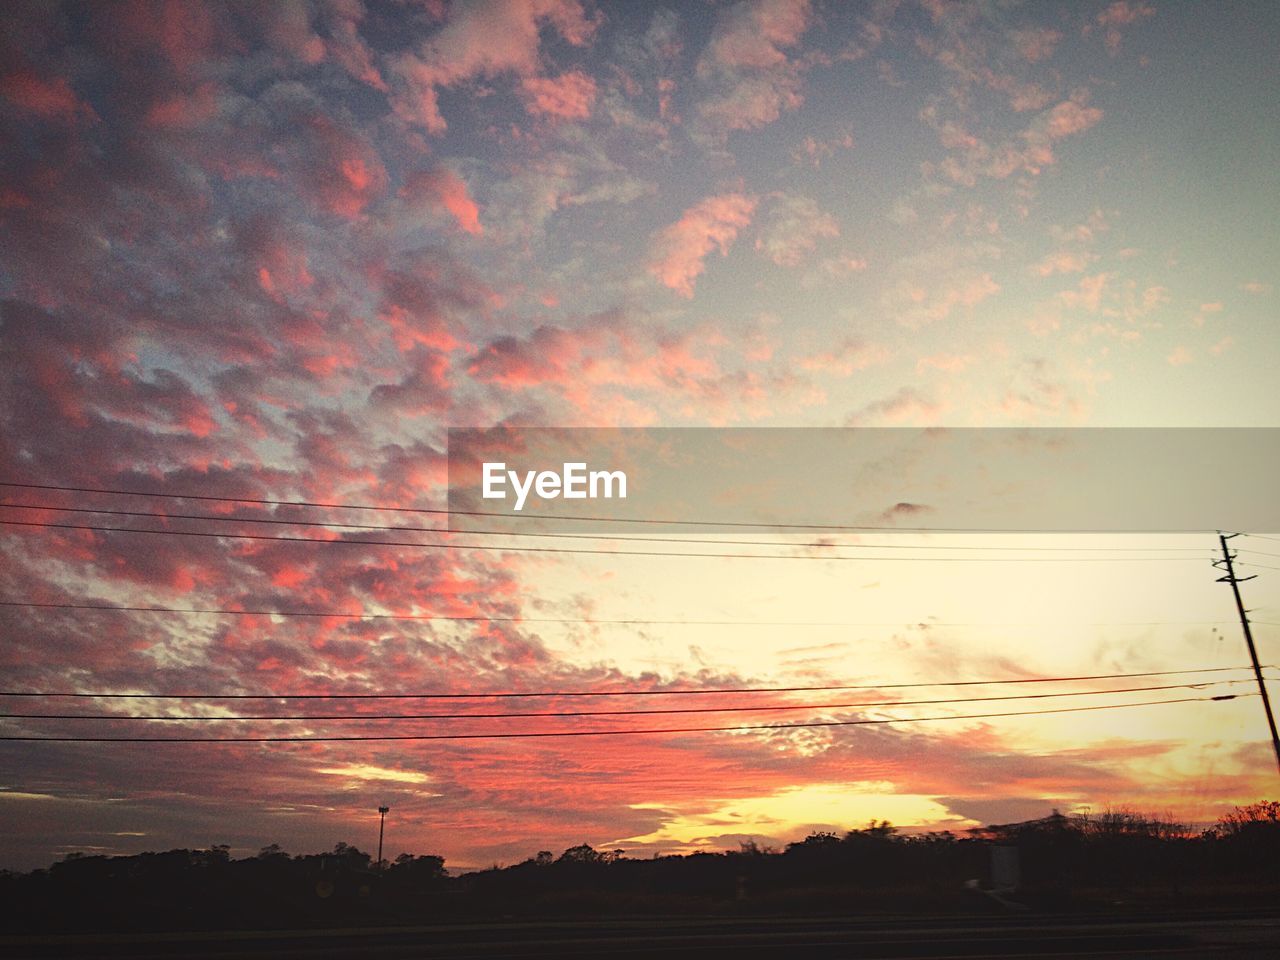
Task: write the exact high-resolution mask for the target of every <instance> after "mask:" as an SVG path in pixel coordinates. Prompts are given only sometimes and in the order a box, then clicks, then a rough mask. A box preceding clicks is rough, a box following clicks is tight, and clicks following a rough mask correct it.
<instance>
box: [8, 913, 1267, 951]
mask: <svg viewBox="0 0 1280 960" xmlns="http://www.w3.org/2000/svg"><path fill="white" fill-rule="evenodd" d="M0 954H2V955H3V956H5V957H7V958H9V960H30V958H49V957H61V958H74V960H90V958H93V960H98V958H113V960H118V958H125V957H128V958H139V960H159V958H175V957H182V958H184V960H185V958H190V960H213V958H219V960H256V958H267V957H271V958H294V957H296V958H329V960H345V958H360V957H370V958H391V960H397V958H405V960H408V958H422V960H448V958H458V960H463V958H478V957H484V958H486V960H508V958H509V960H525V958H534V957H623V958H627V960H641V958H661V960H682V958H685V957H726V958H728V957H732V958H734V960H755V958H766V957H768V958H777V957H785V958H786V960H793V958H794V960H802V958H811V957H812V958H830V960H837V958H847V960H890V958H922V960H924V958H927V960H942V958H966V960H971V958H983V957H1003V958H1016V957H1023V958H1032V957H1073V958H1093V957H1099V958H1100V957H1107V958H1135V957H1179V958H1184V960H1201V958H1205V960H1208V958H1215V960H1216V958H1235V960H1246V958H1259V960H1261V958H1268V960H1270V958H1274V957H1278V956H1280V917H1272V918H1259V917H1230V918H1224V917H1215V918H1199V919H1195V918H1182V919H1179V918H1170V917H1162V918H1148V919H1128V920H1117V919H1102V918H1096V917H1095V918H1078V919H1064V918H1061V917H1058V918H1044V917H1040V918H1038V917H1033V916H1019V917H1011V918H995V919H993V918H990V917H986V918H981V919H973V920H964V919H954V918H932V919H920V918H917V919H898V920H875V921H868V920H842V919H832V918H823V919H794V918H779V919H764V918H761V919H755V920H743V919H688V918H673V919H648V918H646V919H634V920H599V921H563V922H556V921H545V922H538V923H514V922H508V923H483V924H480V923H474V924H452V925H436V926H430V927H412V928H395V929H382V930H377V929H374V930H352V929H344V930H322V931H276V932H236V933H203V934H138V935H102V936H67V937H53V938H48V937H46V938H37V937H4V938H0Z"/></svg>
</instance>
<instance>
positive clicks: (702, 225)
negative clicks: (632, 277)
mask: <svg viewBox="0 0 1280 960" xmlns="http://www.w3.org/2000/svg"><path fill="white" fill-rule="evenodd" d="M755 209H756V198H755V197H752V196H747V195H745V194H741V193H725V194H720V195H718V196H714V197H707V198H706V199H705V200H702V201H701V202H699V203H697V204H695V205H694V206H692V207H690V208H689V209H688V210H686V211H685V212H684V214H683V215H682V216H681V217H680V219H679V220H677V221H676V222H675V223H673V224H671V225H670V226H669V227H666V228H665V229H663V230H662V231H660V232H659V233H658V235H657V236H656V237H655V238H654V240H653V242H652V244H651V248H650V257H649V272H650V273H651V274H652V275H653V276H655V277H657V279H658V282H659V283H661V284H662V285H663V286H665V287H668V288H670V289H671V290H674V291H675V292H676V293H678V294H680V295H681V296H683V297H692V296H693V287H694V283H695V281H696V280H697V278H698V277H699V276H700V275H701V274H702V272H703V270H705V269H706V264H705V260H706V258H707V256H708V255H709V254H711V253H712V252H713V251H715V250H719V251H720V255H721V256H725V255H726V254H728V252H729V247H730V246H731V245H732V244H733V241H734V240H736V239H737V237H738V233H739V231H741V230H742V229H743V228H745V227H746V226H747V225H748V224H750V223H751V218H752V215H753V214H754V213H755Z"/></svg>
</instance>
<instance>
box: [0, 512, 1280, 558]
mask: <svg viewBox="0 0 1280 960" xmlns="http://www.w3.org/2000/svg"><path fill="white" fill-rule="evenodd" d="M0 507H7V508H14V509H20V510H48V511H51V512H55V513H90V514H101V515H104V516H113V517H146V518H148V519H152V520H207V521H214V522H217V523H262V524H272V525H275V526H286V527H319V528H323V529H327V530H374V531H380V532H384V533H438V534H448V535H454V534H458V533H464V534H466V535H467V536H483V537H540V538H551V539H557V540H606V541H609V542H612V543H617V542H622V543H672V544H690V545H694V546H699V545H710V546H728V547H820V548H832V547H841V548H850V549H860V550H965V551H981V552H993V551H994V552H1000V553H1029V552H1040V553H1043V552H1053V553H1139V552H1144V551H1146V552H1163V553H1198V554H1203V553H1204V548H1203V547H1143V546H1138V547H1060V546H1043V545H1042V546H1032V547H1011V546H994V545H975V544H955V545H952V544H905V543H814V542H812V541H810V542H807V543H802V542H788V541H784V540H740V539H733V540H726V539H724V538H704V537H649V536H636V535H634V534H630V533H624V534H601V533H546V532H516V531H507V530H463V531H458V530H450V529H449V528H447V527H406V526H395V525H389V524H378V523H340V522H336V521H330V520H285V519H283V518H280V517H229V516H223V515H220V514H216V513H170V512H165V513H159V512H156V511H149V510H116V509H104V508H95V507H63V506H55V505H53V504H48V503H0ZM365 542H367V541H365ZM479 549H502V548H495V547H482V548H479ZM1249 552H1251V553H1258V552H1259V551H1256V550H1254V551H1249ZM1267 556H1278V557H1280V554H1267Z"/></svg>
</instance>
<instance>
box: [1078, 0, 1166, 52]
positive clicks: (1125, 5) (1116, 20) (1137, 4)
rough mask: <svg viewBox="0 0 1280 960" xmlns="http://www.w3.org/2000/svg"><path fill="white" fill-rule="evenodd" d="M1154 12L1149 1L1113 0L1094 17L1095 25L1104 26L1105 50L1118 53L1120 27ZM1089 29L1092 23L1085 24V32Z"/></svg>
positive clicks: (1152, 14) (1149, 15) (1151, 15)
mask: <svg viewBox="0 0 1280 960" xmlns="http://www.w3.org/2000/svg"><path fill="white" fill-rule="evenodd" d="M1155 12H1156V11H1155V7H1153V6H1151V5H1150V4H1149V3H1143V2H1142V0H1115V2H1114V3H1112V4H1111V5H1110V6H1108V7H1107V8H1106V9H1105V10H1103V11H1102V12H1101V13H1099V14H1098V15H1097V17H1096V18H1095V22H1096V23H1097V25H1098V26H1100V27H1103V28H1104V29H1103V43H1104V44H1105V45H1106V48H1107V51H1108V52H1109V53H1110V54H1111V55H1112V56H1115V54H1117V53H1119V51H1120V40H1121V30H1120V28H1121V27H1127V26H1129V25H1131V24H1134V23H1137V22H1138V21H1139V20H1144V19H1146V18H1147V17H1153V16H1155ZM1091 29H1092V25H1086V27H1085V33H1086V34H1087V33H1089V32H1090V30H1091Z"/></svg>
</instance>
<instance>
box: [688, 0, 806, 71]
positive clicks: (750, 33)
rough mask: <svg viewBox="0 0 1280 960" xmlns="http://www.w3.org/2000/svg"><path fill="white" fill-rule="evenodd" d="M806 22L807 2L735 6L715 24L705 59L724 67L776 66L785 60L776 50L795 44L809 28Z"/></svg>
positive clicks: (758, 1) (753, 1) (754, 0)
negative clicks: (707, 58)
mask: <svg viewBox="0 0 1280 960" xmlns="http://www.w3.org/2000/svg"><path fill="white" fill-rule="evenodd" d="M809 18H810V5H809V0H747V2H742V3H738V4H736V5H734V6H732V7H730V8H728V9H727V10H726V11H725V12H724V14H723V15H722V16H721V18H720V19H719V21H718V22H717V24H716V30H715V33H714V34H713V36H712V38H711V42H710V44H708V46H707V52H706V56H707V57H709V58H710V59H711V60H713V61H714V62H715V63H717V64H718V65H720V66H724V67H734V68H740V67H748V68H756V69H760V68H766V67H774V66H777V65H778V64H781V63H785V62H786V59H787V55H786V54H785V53H783V52H782V51H781V50H780V49H779V47H789V46H792V45H793V44H795V43H796V42H797V41H798V40H799V39H800V37H801V36H802V35H803V34H804V32H805V30H807V29H808V28H809Z"/></svg>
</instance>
